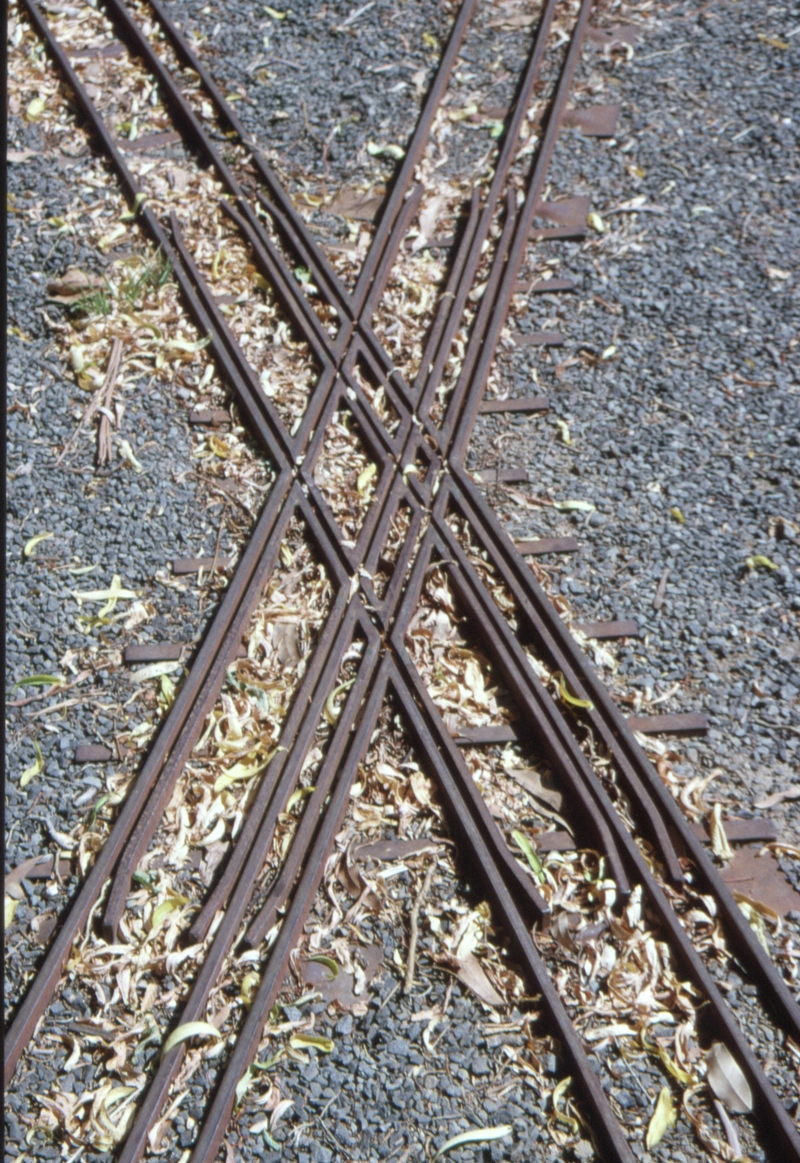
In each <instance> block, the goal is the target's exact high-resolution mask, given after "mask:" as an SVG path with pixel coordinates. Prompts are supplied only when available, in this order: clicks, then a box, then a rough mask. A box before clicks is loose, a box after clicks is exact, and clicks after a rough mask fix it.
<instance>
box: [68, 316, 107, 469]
mask: <svg viewBox="0 0 800 1163" xmlns="http://www.w3.org/2000/svg"><path fill="white" fill-rule="evenodd" d="M121 358H122V340H121V339H115V340H114V343H113V345H112V348H111V355H110V357H109V360H108V369H107V371H106V378H105V379H104V381H103V384H102V386H101V387H99V388H98V389H97V391H96V392H95V394H94V395H93V396H92V402H91V403H90V404H89V407H88V408H87V409H86V411H85V412H84V413H83V415H82V416H81V418H80V422H79V424H78V427H77V428H76V429H75V431H74V432H73V433H72V436H70V438H69V440H68V441H67V443H66V444H65V445H64V448H63V451H62V453H61V455H60V456H59V458H58V460H57V461H56V468H58V466H59V465H60V464H61V461H62V460H63V459H64V457H65V456H66V455H67V453H68V452H69V450H70V449H71V448H72V446H73V444H74V443H75V441H76V440H77V439H78V434H79V433H80V431H81V429H82V428H83V426H84V424H86V422H87V421H88V420H91V418H92V417H93V416H94V415H95V413H96V412H97V411H98V409H100V408H102V407H103V401H104V399H105V397H106V393H107V392H108V391H109V390H110V389H111V388H113V385H114V380H115V379H116V378H117V372H118V371H119V364H120V360H121Z"/></svg>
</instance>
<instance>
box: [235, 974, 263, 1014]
mask: <svg viewBox="0 0 800 1163" xmlns="http://www.w3.org/2000/svg"><path fill="white" fill-rule="evenodd" d="M260 981H261V974H260V973H256V972H255V970H253V971H252V972H251V973H245V975H244V977H243V978H242V984H241V985H240V986H239V996H240V997H241V999H242V1001H243V1002H244V1004H245V1005H246V1006H247V1008H248V1009H249V1008H250V1006H251V1005H252V1004H253V994H254V993H255V991H256V990H257V989H258V986H259V982H260Z"/></svg>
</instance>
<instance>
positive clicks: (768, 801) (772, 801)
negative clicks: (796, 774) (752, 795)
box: [753, 783, 800, 808]
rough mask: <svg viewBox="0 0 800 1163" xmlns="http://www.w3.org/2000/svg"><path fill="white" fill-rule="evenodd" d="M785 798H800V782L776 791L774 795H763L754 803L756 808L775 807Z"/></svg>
mask: <svg viewBox="0 0 800 1163" xmlns="http://www.w3.org/2000/svg"><path fill="white" fill-rule="evenodd" d="M785 800H800V783H793V784H792V785H791V786H790V787H786V788H784V789H783V790H782V791H774V792H773V793H772V795H768V796H763V797H762V798H761V799H760V800H756V801H755V802H754V803H753V807H754V808H774V807H775V806H776V805H777V804H782V803H783V802H784V801H785Z"/></svg>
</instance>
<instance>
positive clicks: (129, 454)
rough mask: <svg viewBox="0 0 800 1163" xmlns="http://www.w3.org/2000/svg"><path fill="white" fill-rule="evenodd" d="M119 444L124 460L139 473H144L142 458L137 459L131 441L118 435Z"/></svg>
mask: <svg viewBox="0 0 800 1163" xmlns="http://www.w3.org/2000/svg"><path fill="white" fill-rule="evenodd" d="M117 445H118V447H119V451H120V455H121V456H122V459H123V461H125V463H126V464H129V465H131V467H132V468H133V469H134V470H135V471H136V472H137V473H143V472H144V465H143V464H142V463H141V461H140V460H137V459H136V454H135V452H134V451H133V449H132V448H131V445H130V442H129V441H127V440H125V439H123V437H121V436H119V437H117Z"/></svg>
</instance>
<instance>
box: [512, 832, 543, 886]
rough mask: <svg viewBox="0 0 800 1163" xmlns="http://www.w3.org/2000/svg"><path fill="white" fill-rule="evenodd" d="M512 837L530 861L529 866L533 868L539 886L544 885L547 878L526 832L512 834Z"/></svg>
mask: <svg viewBox="0 0 800 1163" xmlns="http://www.w3.org/2000/svg"><path fill="white" fill-rule="evenodd" d="M511 835H512V836H513V838H514V841H515V843H516V844H517V846H518V847H519V848H520V850H521V851H522V853H523V854H524V856H525V859H526V860H527V861H528V864H529V865H530V867H531V868H532V870H533V874H534V876H535V877H536V879H537V880H538V881H539V884H544V883H545V881H546V880H547V877H546V876H545V874H544V868H543V866H542V862H541V860H540V859H539V857H538V856H537V855H536V850H535V849H534V847H533V845H532V844H531V842H530V840H529V839H528V837H527V836H526V835H525V833H524V832H512V833H511Z"/></svg>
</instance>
